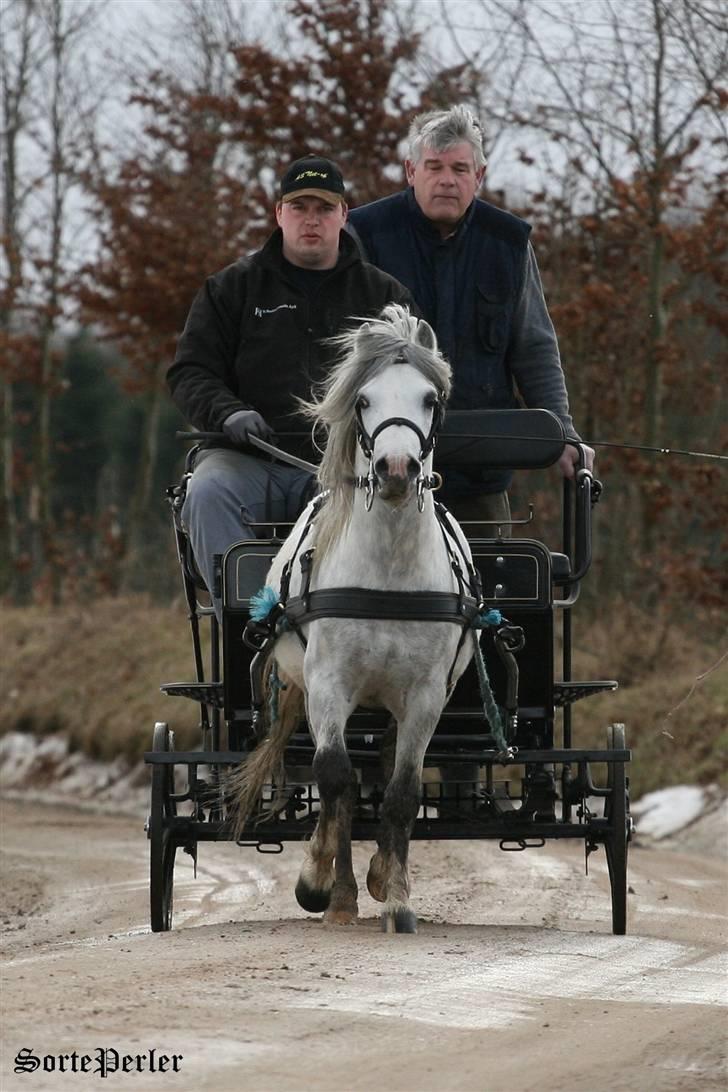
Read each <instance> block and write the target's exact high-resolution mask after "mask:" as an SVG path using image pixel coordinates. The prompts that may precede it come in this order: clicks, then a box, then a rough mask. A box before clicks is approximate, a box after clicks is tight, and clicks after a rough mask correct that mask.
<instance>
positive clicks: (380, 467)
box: [374, 456, 389, 481]
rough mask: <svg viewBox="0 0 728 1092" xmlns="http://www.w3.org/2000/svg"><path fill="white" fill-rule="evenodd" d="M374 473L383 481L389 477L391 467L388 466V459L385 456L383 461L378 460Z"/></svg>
mask: <svg viewBox="0 0 728 1092" xmlns="http://www.w3.org/2000/svg"><path fill="white" fill-rule="evenodd" d="M374 473H375V474H376V475H377V477H378V478H379V479H380V480H381V481H384V480H386V479H387V478H388V477H389V466H388V465H387V459H386V458H385V457H384V456H382V458H381V459H377V461H376V462H375V464H374Z"/></svg>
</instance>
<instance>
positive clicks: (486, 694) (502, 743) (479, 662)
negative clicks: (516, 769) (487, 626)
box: [473, 611, 512, 755]
mask: <svg viewBox="0 0 728 1092" xmlns="http://www.w3.org/2000/svg"><path fill="white" fill-rule="evenodd" d="M495 613H496V614H497V613H498V611H496V612H495ZM473 648H474V659H475V668H476V670H477V672H478V683H479V684H480V695H481V697H482V699H483V712H484V713H485V715H486V717H487V718H488V723H489V724H490V729H491V732H492V733H493V738H494V740H495V742H496V746H497V748H498V750H499V751H500V752H501V753H502V754H506V755H510V754H511V753H512V752H511V750H510V748H509V746H508V742H507V740H506V737H505V733H504V731H503V721H502V719H501V715H500V710H499V709H498V706H497V705H496V703H495V698H494V697H493V690H492V688H491V685H490V679H489V678H488V672H487V671H486V668H485V660H484V659H483V653H482V651H481V648H480V641H479V640H478V634H477V633H475V632H473Z"/></svg>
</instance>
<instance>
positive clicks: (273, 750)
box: [227, 656, 304, 839]
mask: <svg viewBox="0 0 728 1092" xmlns="http://www.w3.org/2000/svg"><path fill="white" fill-rule="evenodd" d="M276 666H277V665H276V663H275V659H274V658H273V657H272V656H271V658H270V660H269V661H268V663H267V664H266V668H265V686H264V693H265V699H266V700H265V707H266V708H270V706H269V702H268V697H269V694H270V691H271V687H272V686H275V687H276V689H277V690H278V694H277V702H275V703H274V704H276V705H277V710H276V713H275V715H274V716H272V717H268V718H267V719H268V724H267V731H266V735H265V737H264V738H263V739H262V740H261V742H260V743H259V744H258V746H257V747H256V748H255V750H254V751H253V752H252V754H251V755H249V756H248V758H246V760H245V762H243V763H241V765H240V766H239V767H238V768H237V769H236V770H234V771H233V772H232V773H231V774H230V776H229V777H228V779H227V787H228V789H229V790H230V792H231V793H232V798H233V799H232V811H231V819H232V825H233V833H234V836H235V838H236V839H237V838H239V837H240V836H241V834H242V832H243V830H244V829H245V826H246V823H247V821H248V819H249V818H250V815H251V814H252V812H253V810H254V808H255V806H256V804H257V802H258V800H259V798H260V795H261V793H262V791H263V787H264V786H265V785H266V784H268V783H269V782H271V781H272V780H274V779H275V777H276V775H278V774H279V771H282V769H283V756H284V754H285V750H286V745H287V744H288V740H289V739H290V738H291V736H292V735H293V732H294V729H295V728H296V725H297V724H298V723H299V721H300V720H301V717H302V716H303V713H304V701H303V691H302V690H301V689H300V688H299V687H298V686H296V684H295V683H294V682H293V680H292V679H289V678H288V676H286V675H285V674H283V673H280V674H278V676H277V678H276V679H275V680H272V679H271V675H272V672H273V669H274V667H276ZM272 810H274V809H273V807H272V808H271V811H272ZM261 818H265V816H261Z"/></svg>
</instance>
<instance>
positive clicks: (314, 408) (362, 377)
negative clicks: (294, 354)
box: [301, 303, 451, 557]
mask: <svg viewBox="0 0 728 1092" xmlns="http://www.w3.org/2000/svg"><path fill="white" fill-rule="evenodd" d="M351 321H352V324H353V325H352V328H351V329H349V330H346V331H345V332H344V333H342V334H339V335H337V336H336V337H333V338H330V339H329V341H328V343H329V344H330V345H333V346H334V347H335V348H336V350H337V362H336V363H335V364H334V366H333V368H332V369H331V372H330V373H329V375H328V377H327V378H326V379H325V380H324V382H323V383H322V384H321V385H320V386H319V387H318V388H317V389H316V391H315V392H314V394H313V395H312V398H311V400H310V401H308V402H302V403H301V413H302V414H303V415H304V416H306V417H308V418H309V419H310V420H311V421H313V430H314V433H315V432H316V431H317V430H318V429H320V428H323V429H324V430H325V431H326V433H327V442H326V449H325V451H324V455H323V458H322V460H321V465H320V467H319V472H318V479H319V482H320V484H321V487H322V488H323V489H326V490H329V493H330V495H329V498H328V500H327V502H326V504H325V505H324V507H323V509H322V512H321V514H320V515H319V516H318V518H317V524H318V533H317V536H316V545H317V553H318V555H319V557H320V556H321V555H322V554H323V553H325V552H326V549H327V548H328V547H329V546H330V545H331V543H332V542H333V541H335V539H336V538H337V537H338V536H339V535H340V534H341V533H342V532H343V530H344V528H345V526H346V524H347V522H348V520H349V517H350V515H351V508H352V505H353V490H352V488H351V478H352V476H353V474H354V460H355V457H356V429H357V420H356V413H355V405H356V396H357V393H358V391H359V390H360V389H361V388H362V387H363V386H364V385H365V384H366V383H368V382H369V381H370V380H371V379H373V378H374V377H375V376H376V375H378V374H379V372H381V371H382V369H383V368H385V367H387V366H388V365H389V364H394V363H400V362H401V363H403V364H410V365H412V367H414V368H416V369H417V370H418V371H419V372H420V373H421V374H422V375H423V376H424V378H425V379H427V380H428V381H429V382H431V383H432V384H433V386H435V387H436V389H437V390H438V392H439V393H440V396H441V397H442V399H443V401H447V399H448V397H449V395H450V383H451V373H450V366H449V365H448V364H447V362H446V361H445V359H444V357H443V356H442V354H441V353H440V352H439V350H438V348H437V339H436V337H435V333H434V331H433V329H432V327H431V326H429V325H428V323H426V322H425V321H424V320H422V319H417V318H415V316H414V315H412V314H410V311H409V309H408V308H407V307H402V306H401V305H400V304H397V303H390V304H387V306H386V307H385V308H384V309H383V310H382V311H381V312H380V314H379V315H378V316H377V317H376V318H362V317H359V318H357V317H353V318H352V320H351Z"/></svg>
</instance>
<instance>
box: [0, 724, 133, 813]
mask: <svg viewBox="0 0 728 1092" xmlns="http://www.w3.org/2000/svg"><path fill="white" fill-rule="evenodd" d="M148 785H149V773H148V770H147V769H146V767H145V766H144V763H142V762H140V763H138V764H137V765H136V766H132V765H130V763H129V762H128V761H127V760H126V759H124V758H121V757H119V758H117V759H115V760H114V761H113V762H96V761H94V760H93V759H91V758H89V757H88V756H87V755H84V754H82V753H81V752H80V751H71V750H70V749H69V746H68V740H67V739H66V738H65V737H64V736H62V735H53V736H46V737H45V738H43V739H39V738H38V737H36V736H33V735H29V734H26V733H24V732H8V733H6V734H5V735H4V736H0V791H2V792H3V793H4V794H5V795H6V796H8V797H13V796H20V795H22V796H23V797H24V798H26V799H27V798H35V799H38V800H40V801H42V802H45V803H49V804H50V803H59V802H61V803H73V804H78V805H81V806H84V805H87V806H93V807H97V808H100V809H102V810H103V809H104V808H111V809H112V810H114V811H117V812H122V811H123V812H131V813H132V814H134V815H139V814H145V812H146V809H147V807H148V798H149V787H148Z"/></svg>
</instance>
